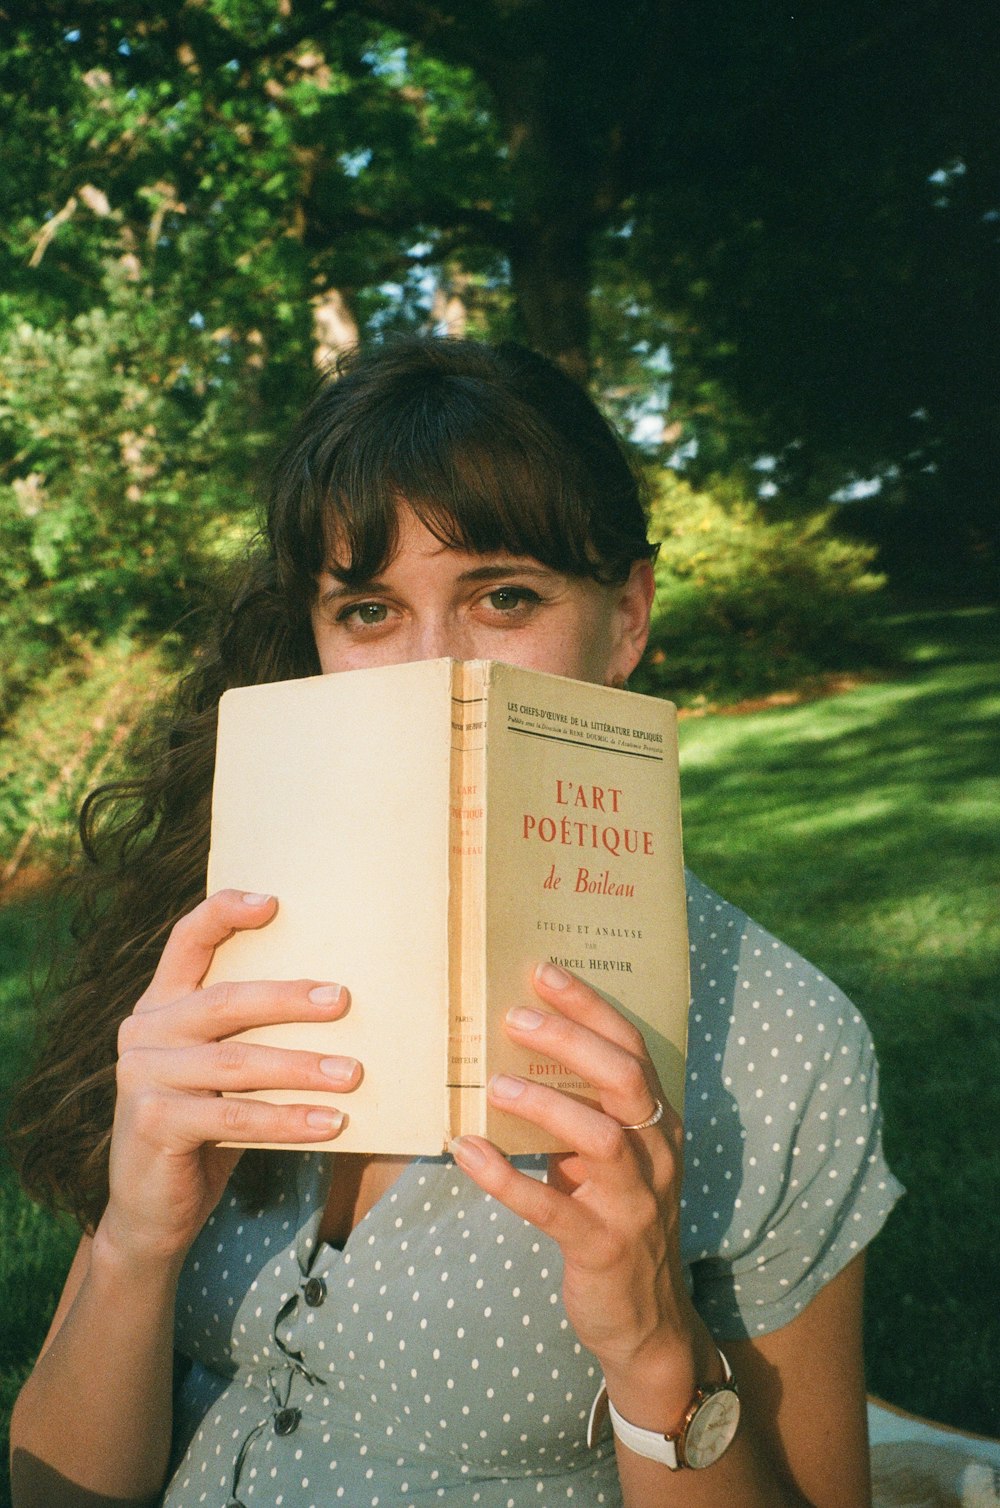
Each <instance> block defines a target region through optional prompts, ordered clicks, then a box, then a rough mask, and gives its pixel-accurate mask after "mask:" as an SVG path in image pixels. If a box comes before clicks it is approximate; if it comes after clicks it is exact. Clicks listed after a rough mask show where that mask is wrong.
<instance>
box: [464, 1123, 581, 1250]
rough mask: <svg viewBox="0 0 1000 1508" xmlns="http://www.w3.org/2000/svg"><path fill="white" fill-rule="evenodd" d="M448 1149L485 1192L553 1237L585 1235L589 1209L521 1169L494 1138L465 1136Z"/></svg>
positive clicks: (568, 1238)
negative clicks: (579, 1207) (498, 1145)
mask: <svg viewBox="0 0 1000 1508" xmlns="http://www.w3.org/2000/svg"><path fill="white" fill-rule="evenodd" d="M448 1150H449V1152H450V1153H451V1155H452V1157H453V1158H454V1159H455V1162H456V1163H457V1165H458V1166H459V1167H460V1168H461V1169H462V1171H463V1172H464V1173H467V1174H468V1175H469V1177H470V1178H471V1179H472V1180H473V1182H474V1183H477V1184H478V1185H479V1187H480V1188H481V1189H482V1190H483V1192H484V1193H487V1194H491V1195H492V1196H493V1198H494V1199H497V1200H499V1201H500V1203H501V1204H504V1205H506V1207H507V1208H508V1209H509V1210H512V1211H513V1212H514V1214H515V1215H519V1216H520V1218H521V1219H522V1220H527V1221H528V1222H529V1224H531V1225H534V1226H536V1227H537V1228H538V1229H539V1230H541V1231H544V1232H545V1234H546V1235H547V1236H551V1237H552V1238H553V1240H556V1241H560V1242H565V1241H569V1240H572V1238H573V1236H574V1234H575V1235H576V1236H577V1237H578V1238H579V1239H584V1238H585V1236H586V1229H587V1225H588V1219H589V1217H588V1215H587V1212H586V1211H584V1210H583V1209H582V1208H581V1209H576V1208H575V1207H574V1205H573V1201H572V1200H571V1199H569V1198H567V1196H566V1195H565V1194H561V1193H559V1192H558V1191H557V1190H555V1189H554V1188H552V1187H551V1185H549V1184H546V1183H542V1182H541V1180H540V1179H538V1178H530V1177H529V1176H528V1175H527V1174H526V1173H521V1172H519V1171H518V1169H517V1168H515V1167H513V1166H512V1165H511V1164H510V1163H509V1162H508V1161H507V1159H506V1157H504V1156H503V1155H502V1154H501V1153H500V1152H498V1151H497V1149H496V1147H494V1146H493V1144H492V1142H488V1141H486V1140H485V1139H484V1138H483V1137H481V1136H461V1137H458V1138H456V1140H455V1141H452V1142H450V1143H449V1146H448Z"/></svg>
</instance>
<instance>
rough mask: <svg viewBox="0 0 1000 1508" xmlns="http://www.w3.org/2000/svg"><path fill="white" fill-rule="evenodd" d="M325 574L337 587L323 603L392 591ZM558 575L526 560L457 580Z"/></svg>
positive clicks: (328, 570) (376, 582)
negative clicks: (369, 593) (340, 579)
mask: <svg viewBox="0 0 1000 1508" xmlns="http://www.w3.org/2000/svg"><path fill="white" fill-rule="evenodd" d="M325 574H326V575H328V576H332V577H333V579H334V581H335V582H336V585H334V586H331V587H328V588H326V590H324V591H323V592H321V594H320V600H321V601H323V602H335V601H337V600H339V599H340V598H341V597H356V596H358V595H359V594H362V595H363V594H364V593H365V592H390V591H391V590H392V588H391V587H390V586H389V585H388V584H387V583H386V582H384V581H379V580H378V579H377V578H372V579H371V580H368V581H359V582H355V583H354V584H353V585H352V584H351V583H349V582H342V581H338V579H337V573H336V571H335V569H334V568H333V567H332V566H326V567H325ZM556 574H557V573H556V572H555V571H553V570H552V569H550V567H549V566H544V565H538V564H536V563H535V562H534V561H533V560H531V561H528V560H526V561H524V562H523V563H521V564H518V563H517V562H516V561H515V562H513V563H510V562H504V563H503V564H501V563H500V562H497V563H496V564H494V565H480V566H472V567H471V568H470V569H469V570H468V571H462V572H460V574H459V575H458V576H457V577H456V580H457V581H458V582H461V583H463V584H464V583H467V582H469V583H475V582H477V581H509V580H510V578H511V577H513V576H534V577H537V578H538V579H540V580H541V579H546V580H548V579H551V578H552V577H553V576H555V575H556Z"/></svg>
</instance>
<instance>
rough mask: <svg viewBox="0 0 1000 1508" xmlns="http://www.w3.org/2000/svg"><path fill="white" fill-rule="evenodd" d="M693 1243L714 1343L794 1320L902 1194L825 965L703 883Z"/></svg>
mask: <svg viewBox="0 0 1000 1508" xmlns="http://www.w3.org/2000/svg"><path fill="white" fill-rule="evenodd" d="M690 901H691V904H690V916H689V920H690V930H691V945H692V954H691V960H692V1008H691V1019H690V1026H689V1054H688V1086H687V1103H686V1113H685V1132H686V1148H685V1181H684V1189H683V1196H682V1217H683V1227H682V1247H683V1250H684V1255H685V1258H686V1260H687V1261H688V1262H689V1264H690V1272H691V1279H692V1286H693V1292H694V1298H695V1303H696V1305H697V1307H698V1310H699V1312H700V1313H701V1315H702V1317H703V1318H704V1320H705V1322H706V1324H707V1325H708V1326H709V1328H710V1329H711V1330H712V1331H713V1333H714V1334H715V1335H716V1337H717V1338H718V1339H733V1338H736V1337H752V1336H754V1335H759V1334H765V1333H767V1332H769V1331H772V1330H777V1329H779V1328H780V1327H781V1326H782V1325H785V1324H787V1323H788V1322H789V1321H790V1320H791V1319H794V1317H795V1315H796V1314H798V1313H799V1312H800V1311H801V1310H802V1309H803V1308H804V1307H805V1305H806V1304H807V1303H808V1302H809V1300H810V1299H811V1298H812V1297H813V1296H814V1295H815V1294H816V1293H817V1292H818V1290H819V1289H820V1288H821V1287H823V1286H824V1284H826V1283H828V1282H829V1281H830V1280H831V1279H832V1278H834V1277H835V1276H836V1275H837V1273H838V1272H840V1271H841V1270H842V1269H843V1268H844V1267H846V1265H847V1264H848V1263H849V1262H850V1261H851V1260H852V1258H853V1257H854V1256H856V1255H857V1254H858V1252H860V1251H861V1250H863V1248H864V1247H865V1246H866V1245H867V1244H868V1242H869V1241H871V1240H872V1238H873V1237H874V1236H875V1235H876V1234H877V1232H878V1231H879V1230H880V1229H881V1227H882V1225H883V1224H884V1222H885V1220H886V1218H887V1217H888V1215H889V1212H890V1211H891V1209H892V1207H893V1205H894V1204H895V1203H896V1201H897V1199H898V1198H899V1197H900V1195H901V1194H902V1192H903V1190H902V1187H901V1185H900V1184H899V1183H898V1182H897V1180H896V1179H895V1178H894V1177H893V1174H892V1172H891V1171H890V1169H889V1167H888V1165H887V1163H886V1160H885V1156H884V1153H883V1150H882V1120H881V1111H880V1107H879V1098H878V1063H877V1060H876V1057H875V1050H874V1046H873V1043H872V1039H871V1035H870V1033H869V1031H868V1028H867V1026H866V1025H865V1022H864V1021H863V1019H862V1017H861V1015H860V1014H859V1012H858V1011H857V1010H856V1009H855V1007H854V1006H853V1005H852V1004H851V1002H850V1001H849V1000H848V999H847V997H846V996H845V995H844V994H843V993H842V991H840V990H839V989H838V988H837V987H836V986H835V985H834V984H833V983H832V982H831V981H830V980H829V979H827V978H826V976H825V975H824V974H822V973H821V972H820V971H818V970H817V969H815V968H814V967H813V966H812V965H811V964H809V963H807V962H806V961H805V960H804V959H803V958H801V957H800V956H799V955H798V954H797V953H795V952H793V951H792V950H791V949H789V948H787V947H785V945H784V944H782V943H780V942H779V941H778V940H777V939H776V938H774V937H772V936H771V935H770V934H769V933H767V932H766V931H765V930H764V929H763V928H761V927H759V926H758V925H757V924H755V923H754V922H752V921H750V920H749V918H748V917H746V916H745V914H744V913H742V912H740V911H739V910H738V909H737V908H735V907H732V906H730V905H729V904H728V903H727V902H725V901H723V900H721V898H720V897H718V896H716V895H714V894H713V893H712V892H711V891H709V890H707V889H706V888H705V887H703V886H701V885H700V883H699V882H697V881H693V882H692V885H691V893H690Z"/></svg>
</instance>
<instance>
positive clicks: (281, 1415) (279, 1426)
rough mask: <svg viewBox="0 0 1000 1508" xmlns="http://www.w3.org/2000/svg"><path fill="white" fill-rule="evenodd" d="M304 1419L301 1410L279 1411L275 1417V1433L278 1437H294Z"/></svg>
mask: <svg viewBox="0 0 1000 1508" xmlns="http://www.w3.org/2000/svg"><path fill="white" fill-rule="evenodd" d="M301 1418H302V1410H301V1409H279V1410H278V1412H277V1413H276V1414H275V1416H274V1433H275V1434H276V1435H294V1433H295V1431H296V1430H297V1429H298V1427H299V1420H300V1419H301Z"/></svg>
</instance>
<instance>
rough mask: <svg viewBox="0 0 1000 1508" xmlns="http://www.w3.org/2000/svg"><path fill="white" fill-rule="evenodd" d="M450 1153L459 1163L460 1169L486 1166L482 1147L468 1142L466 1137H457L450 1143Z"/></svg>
mask: <svg viewBox="0 0 1000 1508" xmlns="http://www.w3.org/2000/svg"><path fill="white" fill-rule="evenodd" d="M448 1151H449V1152H450V1153H451V1155H452V1157H453V1158H454V1159H455V1161H456V1162H457V1163H458V1165H459V1167H460V1168H477V1169H478V1168H483V1167H485V1166H486V1155H485V1153H484V1152H483V1149H482V1148H481V1147H477V1146H476V1144H475V1142H474V1141H466V1140H465V1138H464V1137H456V1138H455V1140H454V1141H450V1142H449V1143H448Z"/></svg>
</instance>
